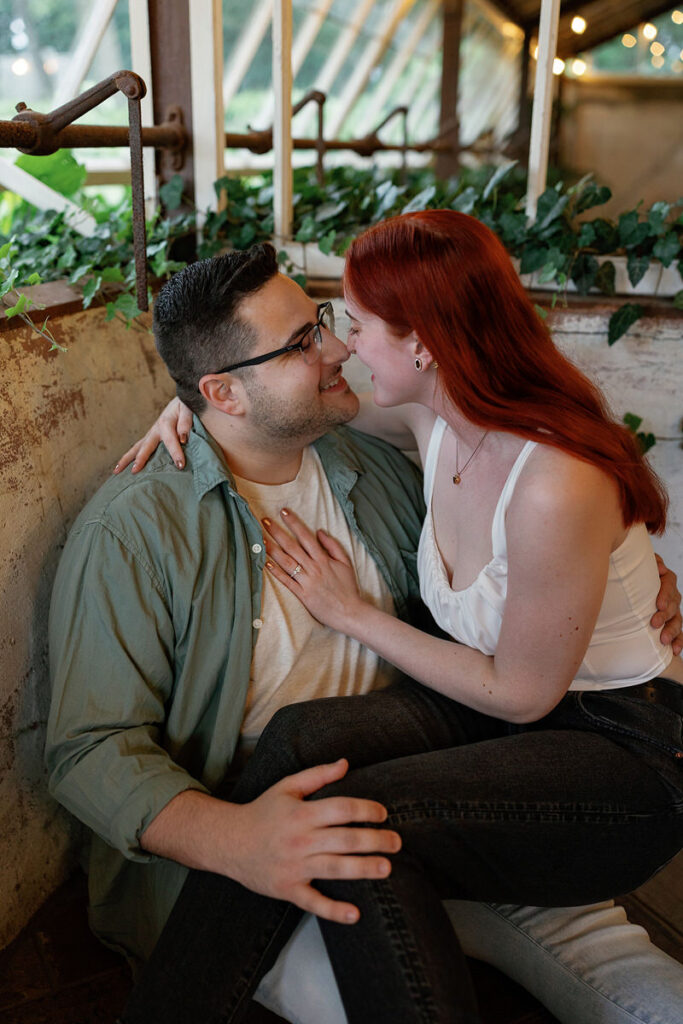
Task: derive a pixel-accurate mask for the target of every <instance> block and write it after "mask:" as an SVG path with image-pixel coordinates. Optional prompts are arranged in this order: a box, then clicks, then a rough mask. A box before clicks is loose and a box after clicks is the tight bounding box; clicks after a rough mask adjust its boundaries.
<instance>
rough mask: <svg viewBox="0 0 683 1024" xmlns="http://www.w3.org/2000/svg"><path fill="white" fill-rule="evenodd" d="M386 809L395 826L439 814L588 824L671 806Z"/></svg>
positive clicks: (640, 818) (651, 815)
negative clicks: (633, 808)
mask: <svg viewBox="0 0 683 1024" xmlns="http://www.w3.org/2000/svg"><path fill="white" fill-rule="evenodd" d="M386 806H387V810H388V812H389V816H388V818H387V821H386V822H384V827H385V828H386V826H387V824H391V825H395V826H398V825H400V824H402V823H406V822H407V823H414V822H415V821H416V820H417V819H418V818H421V819H422V820H425V821H427V820H429V819H432V818H441V819H446V820H451V821H520V822H528V821H542V822H546V821H547V822H567V823H572V824H576V823H577V822H581V821H583V822H585V823H587V824H604V825H613V824H630V823H639V822H643V823H644V822H649V821H652V822H656V821H659V820H660V819H662V820H666V819H668V818H669V817H670V816H671V807H666V808H663V809H662V810H660V811H648V812H644V813H642V814H640V813H636V812H634V811H621V810H618V809H617V808H614V807H610V808H605V807H596V808H588V807H585V806H583V807H576V806H575V805H572V804H558V803H556V804H553V805H546V806H539V805H538V804H534V805H527V806H520V805H519V804H514V805H511V804H509V803H501V804H493V803H492V804H490V805H488V806H487V807H483V806H482V803H481V801H478V802H477V803H472V804H466V803H462V804H458V806H457V807H455V808H454V807H453V806H452V805H451V804H449V803H442V802H441V801H437V800H430V801H422V800H417V801H414V802H412V803H407V804H398V805H397V804H392V805H386Z"/></svg>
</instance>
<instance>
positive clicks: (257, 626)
mask: <svg viewBox="0 0 683 1024" xmlns="http://www.w3.org/2000/svg"><path fill="white" fill-rule="evenodd" d="M262 625H263V619H254V621H253V622H252V626H253V627H254V629H260V628H261V626H262Z"/></svg>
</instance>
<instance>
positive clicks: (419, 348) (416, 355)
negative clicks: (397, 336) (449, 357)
mask: <svg viewBox="0 0 683 1024" xmlns="http://www.w3.org/2000/svg"><path fill="white" fill-rule="evenodd" d="M410 345H411V353H412V356H413V359H416V360H417V359H419V361H420V363H421V364H422V368H423V370H429V368H430V367H431V366H432V365H435V360H434V356H433V355H432V353H431V352H430V351H429V349H428V348H427V346H426V345H424V344H423V343H422V341H421V340H420V338H419V337H418V335H417V334H416V333H415V331H413V332H412V334H411V335H410Z"/></svg>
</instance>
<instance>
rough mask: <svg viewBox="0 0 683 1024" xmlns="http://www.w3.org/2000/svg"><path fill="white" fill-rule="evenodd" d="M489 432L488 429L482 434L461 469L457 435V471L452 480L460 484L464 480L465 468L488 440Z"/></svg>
mask: <svg viewBox="0 0 683 1024" xmlns="http://www.w3.org/2000/svg"><path fill="white" fill-rule="evenodd" d="M487 434H488V430H485V431H484V433H483V434H482V435H481V438H480V440H479V444H478V445H477V447H476V448H475V449H474V451H473V452H472V454H471V455H470V457H469V459H468V460H467V462H466V463H465V465H464V466H463V467H462V469H460V468H459V466H458V438H457V437H456V439H455V473H454V474H453V477H452V480H453V483H454V484H459V483H460V481H461V480H462V475H463V473H464V472H465V470H466V469H467V467H468V466H469V464H470V462H471V461H472V459H473V458H474V456H475V455H476V454H477V452H478V451H479V449H480V448H481V446H482V445H483V443H484V441H485V440H486V435H487Z"/></svg>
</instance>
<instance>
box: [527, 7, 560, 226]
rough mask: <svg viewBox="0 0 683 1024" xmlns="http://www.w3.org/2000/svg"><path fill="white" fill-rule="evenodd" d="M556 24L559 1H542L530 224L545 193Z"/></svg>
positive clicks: (531, 148) (531, 154) (531, 153)
mask: <svg viewBox="0 0 683 1024" xmlns="http://www.w3.org/2000/svg"><path fill="white" fill-rule="evenodd" d="M559 20H560V0H542V4H541V22H540V25H539V29H538V58H537V61H536V82H535V85H534V106H533V111H532V114H531V142H530V144H529V174H528V179H527V195H526V215H527V217H528V218H529V220H531V221H533V220H534V219H535V217H536V205H537V203H538V197H539V196H540V195H541V193H542V192H544V191H545V185H546V177H547V173H548V149H549V146H550V123H551V119H552V112H553V86H554V81H553V61H554V60H555V51H556V47H557V28H558V23H559Z"/></svg>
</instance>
